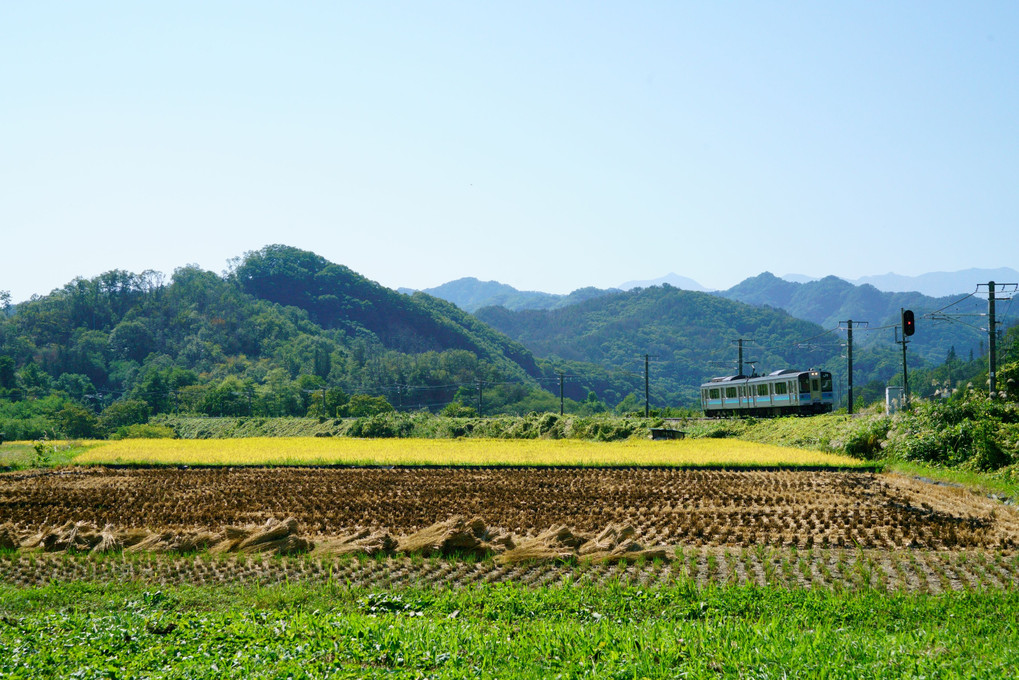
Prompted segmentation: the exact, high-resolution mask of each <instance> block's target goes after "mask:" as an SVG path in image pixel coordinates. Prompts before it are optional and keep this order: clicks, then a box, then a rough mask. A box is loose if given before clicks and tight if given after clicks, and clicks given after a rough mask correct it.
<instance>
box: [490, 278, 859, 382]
mask: <svg viewBox="0 0 1019 680" xmlns="http://www.w3.org/2000/svg"><path fill="white" fill-rule="evenodd" d="M476 316H477V317H478V318H479V319H481V320H482V321H484V322H485V323H487V324H489V325H490V326H492V327H493V328H496V329H497V330H499V331H502V332H503V333H505V334H506V335H508V336H510V337H512V338H514V339H515V340H518V341H519V342H521V343H523V344H524V345H525V346H527V347H528V348H529V349H530V350H532V351H533V352H534V353H535V354H536V355H538V356H539V357H558V358H562V359H565V360H574V361H583V362H592V363H596V364H602V365H606V366H613V367H616V368H618V369H625V370H628V371H631V372H632V373H634V374H642V373H643V369H644V359H643V357H644V355H645V354H650V355H652V356H653V357H655V358H654V360H653V362H652V368H651V373H652V377H653V386H654V388H655V389H658V390H659V393H658V395H657V397H658V399H668V400H674V401H683V402H690V401H691V400H695V399H696V394H697V386H698V385H699V384H700V383H701V382H702V381H703V380H704V379H706V378H710V377H712V376H714V375H726V374H731V373H732V372H734V364H735V361H736V356H737V347H736V340H737V339H739V338H741V337H742V338H746V339H748V340H749V339H753V341H754V342H753V343H752V344H751V343H749V342H748V343H747V350H746V352H745V359H747V360H751V359H754V360H758V363H757V370H758V372H762V371H772V370H777V369H781V368H807V367H810V366H817V365H821V364H824V363H826V362H828V361H829V360H831V359H832V358H834V357H837V356H838V354H839V350H838V347H837V346H833V347H831V348H830V349H829V350H827V352H826V353H821V354H818V353H817V352H811V351H810V350H808V349H803V348H801V347H800V346H799V345H800V344H801V343H803V342H805V341H807V340H808V339H810V338H812V337H815V336H817V335H819V334H821V333H823V329H822V328H821V327H819V326H818V325H816V324H814V323H810V322H808V321H804V320H801V319H796V318H794V317H792V316H790V315H789V314H788V313H786V312H784V311H781V310H776V309H771V308H767V307H759V306H752V305H746V304H743V303H741V302H736V301H733V300H728V299H725V298H722V297H719V296H717V295H711V294H708V293H698V292H693V291H684V290H680V289H678V288H673V287H671V286H668V285H665V286H655V287H651V288H643V289H636V290H633V291H628V292H625V293H624V292H620V293H612V294H609V295H605V296H602V297H599V298H596V299H593V300H588V301H586V302H582V303H579V304H576V305H571V306H569V307H565V308H562V309H557V310H550V311H535V310H530V311H516V312H513V311H510V310H507V309H505V308H502V307H487V308H484V309H481V310H478V312H476ZM747 370H749V367H748V368H747Z"/></svg>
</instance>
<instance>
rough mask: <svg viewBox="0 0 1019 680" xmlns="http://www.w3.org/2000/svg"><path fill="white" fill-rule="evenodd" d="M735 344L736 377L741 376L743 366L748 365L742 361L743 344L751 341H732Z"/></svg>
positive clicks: (742, 339)
mask: <svg viewBox="0 0 1019 680" xmlns="http://www.w3.org/2000/svg"><path fill="white" fill-rule="evenodd" d="M734 342H735V343H736V375H743V364H745V363H750V362H747V361H743V343H744V342H753V340H752V339H746V338H739V339H738V340H735V341H734Z"/></svg>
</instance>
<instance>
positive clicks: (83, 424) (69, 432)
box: [57, 404, 99, 439]
mask: <svg viewBox="0 0 1019 680" xmlns="http://www.w3.org/2000/svg"><path fill="white" fill-rule="evenodd" d="M57 425H58V427H59V428H60V431H61V432H63V433H64V435H65V436H66V437H68V438H71V439H92V438H94V437H95V436H96V435H97V434H98V425H99V421H98V419H97V418H96V416H95V414H94V413H92V412H91V411H89V410H88V409H86V408H82V407H81V406H78V405H77V404H67V405H66V406H64V408H62V409H60V410H59V411H57Z"/></svg>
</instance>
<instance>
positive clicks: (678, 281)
mask: <svg viewBox="0 0 1019 680" xmlns="http://www.w3.org/2000/svg"><path fill="white" fill-rule="evenodd" d="M662 284H668V285H670V286H672V287H673V288H680V289H682V290H693V291H698V292H701V293H709V292H711V289H710V288H705V287H704V286H702V285H701V284H699V283H697V282H696V281H694V280H693V279H690V278H687V277H685V276H680V275H679V274H674V273H670V274H666V275H665V276H662V277H660V278H657V279H650V280H648V281H627V282H626V283H621V284H619V286H617V287H618V288H619V289H620V290H633V289H634V288H650V287H651V286H660V285H662Z"/></svg>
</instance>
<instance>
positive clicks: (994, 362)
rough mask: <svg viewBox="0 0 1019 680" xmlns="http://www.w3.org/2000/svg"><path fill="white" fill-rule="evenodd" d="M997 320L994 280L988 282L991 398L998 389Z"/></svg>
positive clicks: (988, 342)
mask: <svg viewBox="0 0 1019 680" xmlns="http://www.w3.org/2000/svg"><path fill="white" fill-rule="evenodd" d="M997 326H998V324H997V320H996V319H995V318H994V281H988V282H987V347H988V357H987V366H988V368H987V377H988V378H989V381H988V384H989V387H990V390H989V391H990V396H991V399H994V395H995V393H996V392H997V391H998V381H997V378H996V376H995V371H997V369H998V328H997Z"/></svg>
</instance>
